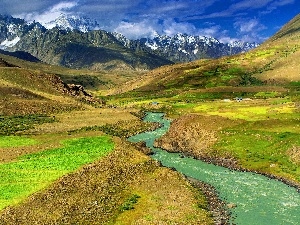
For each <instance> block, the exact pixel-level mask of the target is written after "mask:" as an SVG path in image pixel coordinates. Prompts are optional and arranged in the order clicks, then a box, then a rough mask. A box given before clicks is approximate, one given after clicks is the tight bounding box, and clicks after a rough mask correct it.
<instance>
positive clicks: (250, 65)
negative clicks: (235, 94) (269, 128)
mask: <svg viewBox="0 0 300 225" xmlns="http://www.w3.org/2000/svg"><path fill="white" fill-rule="evenodd" d="M299 17H300V15H298V16H297V17H296V18H294V19H293V20H292V21H291V22H290V23H288V24H287V25H286V26H284V27H283V28H282V29H281V30H280V31H279V32H278V33H277V34H275V35H274V37H272V38H270V40H268V41H266V42H265V43H263V44H262V45H261V46H259V47H258V48H256V49H253V50H251V51H249V52H247V53H244V54H239V55H235V56H229V57H223V58H220V59H216V60H198V61H195V62H191V63H185V64H176V65H174V66H164V67H161V68H158V69H155V70H153V71H150V72H149V73H148V74H147V75H145V76H144V77H142V78H139V79H137V80H135V81H131V82H128V83H127V84H126V85H124V86H122V87H120V88H118V90H114V91H111V92H110V93H109V94H113V93H123V92H126V91H130V90H136V91H151V90H156V91H165V90H174V89H175V90H176V89H177V90H182V89H184V90H191V89H199V88H200V89H203V88H206V89H207V88H215V89H218V88H219V87H224V86H230V87H244V86H249V85H252V86H253V85H274V84H282V83H284V84H289V83H290V82H295V81H300V74H299V71H300V64H299V60H298V59H299V57H300V40H299V36H300V24H299Z"/></svg>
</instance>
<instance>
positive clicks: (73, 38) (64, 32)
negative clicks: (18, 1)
mask: <svg viewBox="0 0 300 225" xmlns="http://www.w3.org/2000/svg"><path fill="white" fill-rule="evenodd" d="M98 27H99V25H98V23H97V22H96V21H92V20H90V19H87V18H79V17H75V16H73V17H66V16H64V15H61V16H60V17H59V18H57V19H56V20H55V21H52V22H50V23H48V24H47V25H46V27H45V26H42V25H41V24H40V23H38V22H32V23H28V22H26V21H25V20H22V19H18V18H13V17H11V16H1V15H0V30H1V33H0V49H2V50H5V51H19V52H27V53H30V54H31V56H32V57H29V56H28V55H27V56H26V58H31V59H34V58H36V59H37V60H40V61H43V62H45V63H49V64H52V65H61V66H67V67H70V68H89V69H95V70H102V69H104V70H114V69H119V70H128V69H129V70H149V69H154V68H157V67H160V66H163V65H168V64H173V63H176V62H189V61H193V60H197V59H202V58H218V57H221V56H226V55H232V54H237V53H240V52H245V51H248V50H250V49H252V48H255V47H257V46H258V45H257V44H256V43H244V42H235V43H233V44H224V43H221V42H219V41H218V40H216V39H214V38H211V37H202V36H189V35H186V34H177V35H175V36H174V37H168V36H159V35H157V36H156V37H154V38H153V39H147V38H142V39H139V40H129V39H127V38H126V37H124V36H123V35H122V34H118V33H110V32H106V31H103V30H99V29H98ZM18 55H21V56H22V54H18ZM18 55H16V56H18ZM23 55H24V54H23ZM26 58H25V59H26Z"/></svg>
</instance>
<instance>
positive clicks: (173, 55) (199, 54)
mask: <svg viewBox="0 0 300 225" xmlns="http://www.w3.org/2000/svg"><path fill="white" fill-rule="evenodd" d="M114 35H115V37H116V38H117V39H118V40H119V41H121V42H122V43H123V44H124V46H126V47H127V48H130V49H138V50H140V49H142V50H143V51H147V52H152V53H155V54H157V55H159V56H162V57H165V58H167V59H169V60H171V61H173V62H190V61H194V60H197V59H203V58H219V57H222V56H227V55H234V54H238V53H241V52H247V51H249V50H251V49H253V48H256V47H258V46H259V45H258V44H257V43H248V42H239V41H235V42H233V43H231V44H229V43H221V42H220V41H218V40H217V39H215V38H212V37H205V36H192V35H187V34H180V33H179V34H176V35H174V36H173V37H169V36H165V35H164V36H160V35H157V36H156V37H154V38H153V39H149V38H143V39H139V40H129V39H127V38H126V37H124V36H123V35H121V34H117V33H114Z"/></svg>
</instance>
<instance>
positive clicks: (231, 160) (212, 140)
mask: <svg viewBox="0 0 300 225" xmlns="http://www.w3.org/2000/svg"><path fill="white" fill-rule="evenodd" d="M243 126H245V122H244V121H242V120H230V119H228V118H223V117H220V116H209V115H198V114H187V115H184V116H181V117H179V118H177V119H175V120H174V121H173V122H172V123H171V127H170V129H169V131H168V132H167V133H166V134H165V135H164V136H163V137H161V138H159V139H157V140H156V141H155V142H154V146H155V147H159V148H162V149H164V150H166V151H168V152H173V153H181V154H182V157H192V158H195V159H199V160H202V161H204V162H207V163H211V164H214V165H218V166H222V167H226V168H228V169H231V170H236V171H244V172H253V173H257V174H261V175H264V176H266V177H269V178H271V179H276V180H279V181H281V182H283V183H285V184H287V185H289V186H291V187H295V188H296V189H297V190H298V192H300V182H297V181H295V179H294V178H292V177H291V176H290V174H288V173H281V174H280V173H278V171H276V170H273V171H272V169H274V168H272V167H275V166H274V165H277V167H280V166H281V165H278V163H277V162H274V163H272V162H271V163H270V166H269V168H266V167H264V164H262V165H261V167H257V168H251V167H250V168H248V167H247V166H245V165H243V160H245V159H241V158H238V156H239V154H236V153H235V152H234V151H233V150H232V151H224V150H222V149H221V148H218V147H219V146H220V144H219V143H222V141H221V139H222V138H223V137H222V135H220V134H221V133H226V132H227V133H229V132H228V130H233V129H236V128H237V127H239V129H240V130H242V132H245V130H243V129H242V127H243ZM234 132H238V130H235V131H234ZM232 133H233V132H232ZM260 138H262V137H260ZM268 138H270V137H268ZM225 141H227V140H225ZM225 141H223V142H225ZM235 141H236V142H238V141H239V140H238V137H237V138H236V139H235ZM218 144H219V146H218ZM246 144H248V143H245V146H243V147H245V148H247V147H248V146H246ZM251 144H252V145H255V144H256V140H255V139H254V140H253V142H252V143H251ZM234 147H235V146H234V145H232V146H231V149H233V148H234ZM220 149H221V150H220ZM227 149H228V148H227ZM260 157H261V158H262V157H263V156H260ZM285 158H288V154H286V156H285ZM246 160H250V161H249V164H251V160H252V159H251V158H250V159H246ZM255 160H256V159H255ZM253 161H254V160H253ZM254 163H256V164H258V162H257V161H255V162H253V164H254ZM275 169H276V168H275ZM276 172H277V173H276ZM279 172H280V171H279ZM283 175H285V176H283Z"/></svg>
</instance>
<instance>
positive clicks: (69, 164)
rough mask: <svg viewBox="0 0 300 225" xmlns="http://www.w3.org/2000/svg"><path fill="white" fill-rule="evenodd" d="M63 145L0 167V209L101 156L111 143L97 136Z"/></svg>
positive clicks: (111, 146) (103, 137)
mask: <svg viewBox="0 0 300 225" xmlns="http://www.w3.org/2000/svg"><path fill="white" fill-rule="evenodd" d="M15 141H20V140H19V138H17V139H15ZM63 146H64V147H62V148H55V149H51V150H46V151H42V152H38V153H32V154H27V155H24V156H21V157H19V158H18V159H17V160H16V161H14V162H10V163H5V164H0V174H1V175H0V192H1V196H0V209H3V208H4V207H6V206H8V205H14V204H17V203H19V202H21V201H22V200H24V199H25V198H26V197H28V196H29V195H30V194H32V193H34V192H36V191H38V190H41V189H43V188H45V187H47V186H49V184H51V183H52V182H53V181H54V180H56V179H58V178H60V177H61V176H63V175H65V174H67V173H70V172H72V171H74V170H76V169H78V168H79V167H80V166H82V165H85V164H87V163H91V162H93V161H95V160H96V159H98V158H99V157H103V156H104V155H106V154H107V153H108V152H110V151H111V150H112V149H113V146H114V144H113V142H112V141H111V140H110V138H109V137H107V136H101V137H90V138H79V139H71V140H67V141H64V142H63Z"/></svg>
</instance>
